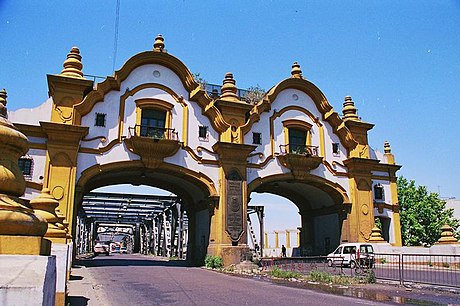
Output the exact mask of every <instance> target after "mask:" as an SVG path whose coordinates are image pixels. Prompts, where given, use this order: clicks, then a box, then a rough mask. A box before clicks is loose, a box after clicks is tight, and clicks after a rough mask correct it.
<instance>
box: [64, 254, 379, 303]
mask: <svg viewBox="0 0 460 306" xmlns="http://www.w3.org/2000/svg"><path fill="white" fill-rule="evenodd" d="M79 264H80V265H82V266H83V267H82V268H83V269H85V270H86V271H87V272H89V273H90V278H91V282H93V283H94V284H92V287H93V288H95V289H96V290H97V291H98V292H97V297H98V303H94V300H93V301H91V302H88V301H87V299H85V300H81V297H80V300H78V299H75V300H72V299H71V300H70V301H71V305H78V304H79V303H80V305H181V306H182V305H203V306H204V305H213V306H215V305H232V306H235V305H277V306H282V305H360V304H361V305H382V304H380V303H378V302H375V301H371V300H366V299H359V298H352V297H345V296H338V295H332V294H327V293H322V292H316V291H312V290H309V289H299V288H292V287H287V286H281V285H276V284H273V283H271V282H268V281H263V280H258V279H246V278H241V277H235V276H231V275H225V274H221V273H217V272H214V271H210V270H206V269H202V268H196V267H184V266H181V265H180V263H178V262H167V261H162V260H159V259H158V258H157V259H155V258H151V257H147V256H141V255H126V254H123V255H120V254H117V255H111V256H97V257H95V258H92V259H87V260H82V261H80V262H79ZM85 267H86V268H85ZM83 302H84V303H83ZM87 303H88V304H87Z"/></svg>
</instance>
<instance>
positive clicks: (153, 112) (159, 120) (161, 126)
mask: <svg viewBox="0 0 460 306" xmlns="http://www.w3.org/2000/svg"><path fill="white" fill-rule="evenodd" d="M165 127H166V111H164V110H159V109H154V108H146V109H142V115H141V132H140V135H141V136H146V137H153V138H158V139H162V138H165V134H166V133H165V132H166V128H165Z"/></svg>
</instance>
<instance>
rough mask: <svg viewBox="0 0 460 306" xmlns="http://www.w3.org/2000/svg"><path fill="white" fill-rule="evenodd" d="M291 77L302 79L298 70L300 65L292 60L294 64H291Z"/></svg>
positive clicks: (300, 71)
mask: <svg viewBox="0 0 460 306" xmlns="http://www.w3.org/2000/svg"><path fill="white" fill-rule="evenodd" d="M291 78H295V79H303V77H302V70H300V65H299V63H297V62H294V64H292V69H291Z"/></svg>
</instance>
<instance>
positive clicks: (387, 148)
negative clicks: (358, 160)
mask: <svg viewBox="0 0 460 306" xmlns="http://www.w3.org/2000/svg"><path fill="white" fill-rule="evenodd" d="M383 150H384V152H385V154H390V153H391V147H390V142H388V141H387V140H386V141H385V142H384V143H383Z"/></svg>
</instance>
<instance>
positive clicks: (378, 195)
mask: <svg viewBox="0 0 460 306" xmlns="http://www.w3.org/2000/svg"><path fill="white" fill-rule="evenodd" d="M374 199H375V200H376V201H384V200H385V193H384V191H383V186H382V184H377V185H374Z"/></svg>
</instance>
